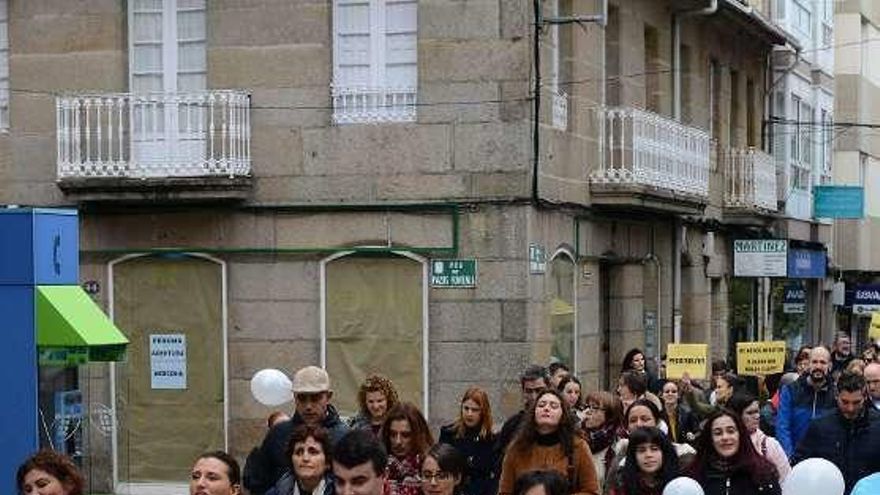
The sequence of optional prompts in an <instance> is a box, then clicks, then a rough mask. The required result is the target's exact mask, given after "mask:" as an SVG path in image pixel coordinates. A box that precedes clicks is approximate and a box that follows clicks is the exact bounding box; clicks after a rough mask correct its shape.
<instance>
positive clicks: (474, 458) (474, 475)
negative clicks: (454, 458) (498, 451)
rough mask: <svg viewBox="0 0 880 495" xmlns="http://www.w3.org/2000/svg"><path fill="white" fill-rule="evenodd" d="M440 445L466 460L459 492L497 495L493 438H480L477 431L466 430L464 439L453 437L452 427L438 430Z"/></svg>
mask: <svg viewBox="0 0 880 495" xmlns="http://www.w3.org/2000/svg"><path fill="white" fill-rule="evenodd" d="M440 443H448V444H449V445H452V446H453V447H455V448H456V450H458V451H459V453H461V454H462V456H464V458H465V460H467V465H468V470H467V479H466V480H465V484H464V485H463V486H462V487H461V490H460V492H461V493H466V494H467V495H495V494H496V493H498V472H497V471H496V469H497V466H498V460H497V459H496V457H495V437H494V435H492V434H490V435H489V436H488V437H487V438H480V437H479V431H472V430H470V429H469V430H467V431H466V432H465V436H464V437H458V436H456V435H455V428H454V426H453V425H446V426H444V427H442V428H440Z"/></svg>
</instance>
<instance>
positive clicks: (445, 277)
mask: <svg viewBox="0 0 880 495" xmlns="http://www.w3.org/2000/svg"><path fill="white" fill-rule="evenodd" d="M476 286H477V260H475V259H449V260H432V261H431V287H435V288H439V289H466V288H471V287H476Z"/></svg>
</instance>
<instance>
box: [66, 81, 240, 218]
mask: <svg viewBox="0 0 880 495" xmlns="http://www.w3.org/2000/svg"><path fill="white" fill-rule="evenodd" d="M55 106H56V119H57V121H56V127H57V162H58V171H57V173H58V184H59V187H61V189H62V190H64V192H65V194H67V195H68V196H70V197H72V198H73V199H77V200H80V201H105V200H107V201H119V200H134V201H138V200H155V199H157V198H162V199H169V200H175V201H176V200H196V201H204V200H240V199H244V198H245V197H247V195H248V193H249V190H250V172H251V157H250V97H249V95H248V94H247V93H244V92H241V91H230V90H212V91H201V92H191V93H157V94H127V93H119V94H97V95H70V96H62V97H59V98H57V99H56V105H55Z"/></svg>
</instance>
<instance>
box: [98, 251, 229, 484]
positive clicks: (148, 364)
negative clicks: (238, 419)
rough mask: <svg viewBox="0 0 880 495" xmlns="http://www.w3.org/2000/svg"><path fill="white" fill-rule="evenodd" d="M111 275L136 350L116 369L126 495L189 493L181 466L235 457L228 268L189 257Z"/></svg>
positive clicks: (127, 266)
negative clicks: (202, 457)
mask: <svg viewBox="0 0 880 495" xmlns="http://www.w3.org/2000/svg"><path fill="white" fill-rule="evenodd" d="M111 266H112V281H113V288H112V291H113V292H112V297H113V319H114V322H115V323H116V325H117V326H118V327H119V328H120V329H121V330H122V331H123V332H124V333H125V336H126V337H128V339H129V342H130V343H129V347H128V352H127V355H126V356H127V360H126V361H125V362H121V363H117V364H116V368H115V396H116V407H117V421H118V427H117V448H116V453H117V459H116V462H117V464H116V467H117V473H118V480H119V482H120V483H122V484H123V486H122V487H117V490H116V493H137V489H136V488H133V487H134V486H136V485H139V484H142V483H171V484H182V483H185V482H186V479H185V478H184V477H182V476H181V469H182V468H181V466H189V465H191V464H192V460H193V459H194V458H195V457H196V456H197V455H199V454H200V453H202V452H205V451H209V450H216V449H225V448H226V424H225V401H226V392H225V384H226V376H225V364H224V363H225V358H224V356H225V349H226V346H225V335H224V322H223V314H224V311H223V306H224V297H223V291H224V288H223V287H224V285H223V278H224V277H223V271H224V267H223V265H221V264H219V263H218V262H216V261H213V260H208V259H203V258H196V257H189V256H182V257H173V258H170V257H153V256H145V257H139V258H133V259H127V260H123V261H121V262H119V263H117V264H115V265H111ZM172 341H173V342H174V343H173V344H171V342H172ZM172 349H173V350H174V352H171V350H172ZM172 354H173V357H172ZM171 377H173V378H171ZM183 469H185V467H184V468H183ZM127 487H131V488H127ZM129 489H130V490H131V491H127V490H129ZM174 493H177V492H174Z"/></svg>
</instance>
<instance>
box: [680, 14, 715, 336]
mask: <svg viewBox="0 0 880 495" xmlns="http://www.w3.org/2000/svg"><path fill="white" fill-rule="evenodd" d="M717 11H718V0H709V5H708V6H706V7H704V8H702V9H694V10H683V11H680V12H676V13H674V14H673V15H672V118H673V119H674V120H676V121H681V21H682V19H684V18H686V17H695V16H709V15H712V14H714V13H715V12H717ZM672 229H673V239H675V242H674V243H673V247H672V341H673V342H681V244H682V239H681V237H682V236H681V234H682V232H681V229H682V224H681V218H680V217H675V221H674V222H673V226H672Z"/></svg>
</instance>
